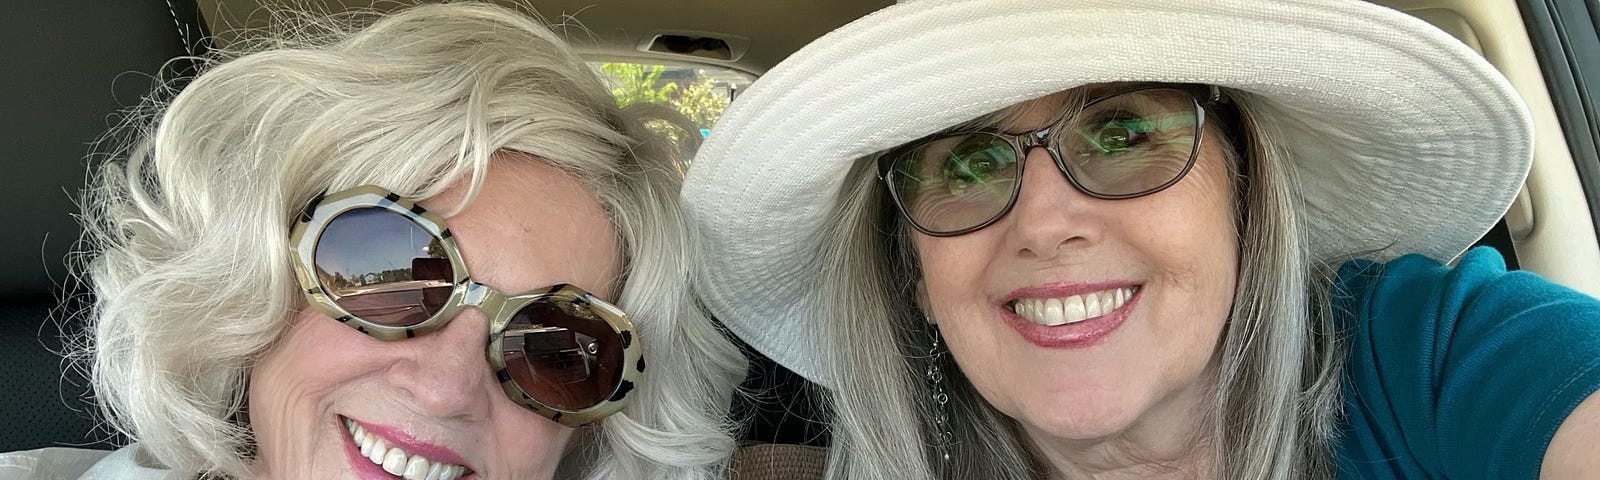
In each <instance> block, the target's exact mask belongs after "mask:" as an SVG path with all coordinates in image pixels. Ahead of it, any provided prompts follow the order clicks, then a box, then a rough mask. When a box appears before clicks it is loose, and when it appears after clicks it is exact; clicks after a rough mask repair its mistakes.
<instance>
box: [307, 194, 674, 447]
mask: <svg viewBox="0 0 1600 480" xmlns="http://www.w3.org/2000/svg"><path fill="white" fill-rule="evenodd" d="M362 208H381V209H384V210H388V211H390V212H393V213H396V214H398V215H401V216H404V217H405V218H407V219H409V220H411V221H412V222H413V223H415V224H416V225H417V226H419V227H422V229H423V230H425V231H427V232H428V233H429V234H431V235H433V236H434V237H435V238H437V239H439V242H440V244H441V245H442V246H443V248H444V250H445V252H446V253H447V255H446V256H448V257H449V259H450V267H451V272H452V273H453V275H454V278H453V279H452V280H453V282H452V285H453V287H452V288H451V291H450V298H449V300H447V301H446V302H445V303H444V305H443V306H442V307H441V308H440V309H439V311H438V312H435V313H434V314H433V316H430V317H428V318H427V319H426V320H423V321H421V322H418V323H417V324H415V325H410V326H393V325H382V324H378V323H374V322H371V321H368V320H366V319H363V318H360V317H357V316H355V315H353V314H351V313H350V312H349V311H347V310H345V309H344V307H341V306H339V304H338V302H336V301H334V299H333V297H332V296H331V295H329V294H328V293H327V292H326V291H325V290H324V289H323V286H322V282H321V280H320V279H318V278H317V275H316V273H315V272H316V248H317V242H318V241H319V240H320V239H321V237H322V233H323V230H324V229H325V228H326V227H327V226H328V224H329V223H330V222H332V221H333V219H334V218H337V217H338V216H339V215H340V214H343V213H345V212H348V211H351V210H356V209H362ZM289 255H290V256H291V257H292V259H293V265H294V271H295V277H296V278H297V279H298V280H299V282H300V285H301V287H302V290H301V292H302V293H303V294H304V295H305V298H306V301H307V302H308V303H310V305H311V306H312V307H314V308H316V309H317V310H318V311H320V312H322V313H323V314H325V315H327V316H329V317H332V318H333V319H335V320H338V321H339V322H340V323H343V324H345V325H348V326H350V327H352V328H355V329H356V331H359V332H361V333H365V334H367V335H370V336H372V337H373V338H377V339H379V340H385V341H396V340H404V339H407V338H412V337H416V336H418V335H424V334H427V333H430V332H434V331H437V330H440V329H442V328H444V326H445V325H447V324H449V323H450V321H451V320H452V319H454V318H455V316H456V314H458V313H460V312H461V310H462V309H464V308H467V307H474V308H477V309H479V310H481V311H483V313H484V314H485V315H486V316H487V317H488V318H489V339H488V342H487V346H486V350H487V351H486V353H485V356H486V357H488V361H489V365H490V366H491V367H493V369H494V375H495V378H496V379H497V380H499V381H500V386H501V388H502V389H503V390H505V393H506V396H508V397H510V398H511V401H513V402H516V403H517V404H519V405H522V406H524V407H527V408H528V409H529V410H532V411H534V412H535V413H538V414H539V415H542V416H544V417H546V418H549V419H551V420H554V421H556V422H558V423H560V424H562V425H566V426H569V427H580V426H583V425H586V424H589V423H592V422H595V421H597V420H600V419H602V418H605V417H607V416H609V415H611V414H613V413H616V412H617V411H619V410H621V409H622V408H623V407H625V406H627V403H628V400H629V396H628V394H629V393H630V392H632V391H633V389H634V386H635V385H638V384H639V382H640V381H642V380H643V379H644V368H645V362H644V345H643V342H642V341H641V339H640V338H638V336H637V335H636V334H634V328H633V322H632V321H631V320H629V318H628V314H627V313H625V312H623V311H622V309H620V308H618V307H616V306H615V305H612V304H610V303H607V302H605V301H604V300H601V299H599V298H597V297H595V296H594V295H593V294H590V293H589V292H586V291H584V290H583V289H580V288H578V287H576V286H573V285H570V284H565V283H562V284H557V285H553V286H550V287H547V288H544V289H540V290H537V291H531V292H525V293H521V294H517V295H505V294H503V293H501V292H500V291H498V290H495V289H494V288H493V287H490V286H488V285H484V284H481V283H478V282H475V281H473V280H472V277H471V275H470V274H469V273H468V272H467V265H466V263H465V261H464V260H463V259H462V256H461V250H459V249H458V248H457V247H456V243H455V239H454V238H453V236H452V234H451V233H450V229H449V228H447V227H446V226H445V223H444V219H443V218H442V217H440V216H438V215H437V214H435V213H433V212H430V211H428V210H427V209H426V208H423V207H422V206H421V205H417V203H416V201H415V200H412V199H407V198H403V197H401V196H399V195H397V194H395V193H394V192H391V191H389V190H387V189H384V188H383V187H378V186H373V185H363V186H359V187H355V188H351V189H348V190H343V191H339V192H336V193H332V194H325V195H321V196H318V197H317V198H316V199H314V200H312V201H311V203H310V204H308V205H307V206H306V208H305V210H303V211H302V212H301V213H300V216H299V218H298V219H296V220H295V222H294V226H293V228H292V232H291V233H290V236H289ZM541 301H553V302H554V303H555V304H556V305H558V306H560V307H561V308H562V310H564V311H566V312H567V313H568V314H570V315H572V316H574V317H578V318H586V319H590V320H600V321H604V322H605V323H606V325H608V326H610V327H611V329H612V330H613V331H615V332H616V333H617V336H618V337H619V338H621V340H622V363H621V364H620V365H617V368H618V369H619V370H620V374H621V375H620V378H619V379H618V381H617V384H616V385H615V386H613V388H612V390H611V393H610V394H608V395H606V397H605V398H604V399H602V400H600V401H599V402H598V403H595V404H594V405H591V406H588V407H585V408H582V409H577V410H569V409H563V408H558V407H555V406H552V405H549V404H546V403H544V402H542V401H540V400H539V399H537V398H534V397H533V396H532V395H530V394H529V393H528V392H527V391H526V390H524V389H523V388H522V387H521V386H520V385H517V383H516V381H515V380H513V379H512V377H511V372H510V371H509V370H507V368H506V364H505V357H504V354H503V353H502V352H501V350H500V347H501V345H502V341H503V340H504V338H505V333H506V328H507V327H508V326H509V325H510V324H511V319H512V317H513V316H515V315H516V313H517V312H518V311H520V310H521V309H522V308H523V307H526V306H528V305H529V304H532V303H534V302H541Z"/></svg>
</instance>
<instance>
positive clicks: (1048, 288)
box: [998, 280, 1140, 306]
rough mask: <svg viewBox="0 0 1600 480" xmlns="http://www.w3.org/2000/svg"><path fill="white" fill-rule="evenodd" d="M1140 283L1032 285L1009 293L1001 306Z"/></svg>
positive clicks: (1100, 281) (1002, 299)
mask: <svg viewBox="0 0 1600 480" xmlns="http://www.w3.org/2000/svg"><path fill="white" fill-rule="evenodd" d="M1139 285H1140V283H1139V282H1135V281H1131V280H1098V281H1090V282H1076V281H1068V282H1051V283H1041V284H1038V285H1030V286H1026V287H1022V288H1018V289H1016V290H1012V291H1011V293H1007V294H1005V295H1004V296H1002V297H1000V301H999V303H998V304H999V305H1001V306H1005V305H1007V304H1009V303H1011V302H1012V301H1013V300H1016V299H1019V298H1062V297H1070V296H1073V295H1082V294H1085V293H1092V292H1099V291H1104V290H1110V289H1113V288H1123V287H1137V286H1139Z"/></svg>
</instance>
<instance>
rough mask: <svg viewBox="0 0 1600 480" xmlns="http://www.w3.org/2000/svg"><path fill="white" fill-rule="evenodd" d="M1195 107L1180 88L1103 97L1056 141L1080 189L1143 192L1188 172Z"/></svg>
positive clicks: (1197, 112)
mask: <svg viewBox="0 0 1600 480" xmlns="http://www.w3.org/2000/svg"><path fill="white" fill-rule="evenodd" d="M1199 123H1200V109H1199V106H1198V105H1196V104H1195V102H1194V99H1193V97H1190V96H1189V94H1187V93H1184V92H1183V91H1180V90H1172V89H1152V90H1141V91H1137V92H1131V93H1126V94H1123V95H1118V96H1115V97H1111V98H1107V99H1105V100H1101V101H1098V102H1095V103H1092V104H1090V105H1089V106H1088V107H1086V108H1085V109H1084V110H1083V112H1081V113H1079V114H1078V115H1077V116H1075V117H1073V119H1072V121H1071V123H1070V124H1069V125H1068V128H1067V129H1066V131H1062V132H1060V133H1059V134H1058V135H1057V137H1056V141H1057V142H1059V144H1058V145H1057V147H1058V148H1059V150H1060V151H1061V157H1062V161H1063V162H1064V163H1065V164H1066V166H1067V170H1068V171H1070V172H1072V177H1073V178H1074V179H1075V180H1077V181H1078V184H1079V185H1081V186H1083V188H1084V189H1086V190H1088V191H1090V192H1093V193H1096V194H1099V195H1104V196H1128V195H1138V194H1143V193H1149V192H1150V191H1152V190H1156V189H1158V188H1161V187H1163V186H1166V185H1168V184H1170V183H1171V182H1172V181H1174V180H1176V179H1177V178H1178V177H1179V176H1181V175H1183V172H1185V171H1186V170H1187V169H1188V168H1189V163H1190V162H1191V161H1192V160H1193V158H1194V156H1195V150H1196V149H1197V148H1199V141H1198V140H1199V134H1198V131H1199Z"/></svg>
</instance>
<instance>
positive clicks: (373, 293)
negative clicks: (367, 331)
mask: <svg viewBox="0 0 1600 480" xmlns="http://www.w3.org/2000/svg"><path fill="white" fill-rule="evenodd" d="M314 258H315V262H314V263H315V264H316V268H317V272H316V273H317V278H318V280H320V281H321V283H322V288H323V289H324V290H325V291H327V293H328V295H329V296H330V297H332V298H333V300H334V303H337V304H338V305H339V306H340V307H341V308H344V310H345V311H347V312H350V314H351V315H354V316H356V317H359V318H361V319H363V320H366V321H369V322H372V323H377V324H380V325H388V326H409V325H416V324H419V323H422V322H423V321H424V320H427V319H428V318H429V317H432V316H433V315H434V314H435V313H437V312H438V311H439V309H440V308H441V307H442V306H443V305H444V304H445V302H447V301H449V299H450V292H451V290H452V282H453V281H454V279H455V274H454V271H453V269H452V268H451V265H450V257H449V255H448V253H447V252H446V251H445V248H444V246H443V245H442V244H441V242H440V240H439V238H438V237H435V236H434V235H433V234H431V233H429V232H428V231H427V230H425V229H423V228H422V226H421V225H418V224H417V223H416V222H414V221H412V220H411V219H410V218H409V217H406V216H405V215H402V214H400V213H397V212H394V211H391V210H387V209H383V208H377V207H367V208H359V209H354V210H350V211H346V212H343V213H340V214H339V215H338V216H336V217H334V218H333V219H332V220H330V221H329V222H328V225H327V226H326V227H324V228H323V230H322V236H321V237H319V238H318V239H317V249H316V254H315V256H314Z"/></svg>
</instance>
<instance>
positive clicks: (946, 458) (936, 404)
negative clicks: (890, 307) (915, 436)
mask: <svg viewBox="0 0 1600 480" xmlns="http://www.w3.org/2000/svg"><path fill="white" fill-rule="evenodd" d="M929 323H932V322H929ZM939 337H940V335H939V326H938V325H934V326H933V348H930V349H928V370H927V376H928V383H930V384H931V385H932V386H933V398H932V400H933V431H934V433H933V435H934V447H936V448H938V449H939V457H940V460H941V461H942V462H945V463H949V462H950V445H951V444H952V443H954V442H955V434H953V433H951V432H950V395H948V394H946V393H945V392H944V371H943V370H941V369H940V368H939V365H940V364H941V363H944V353H945V352H946V351H947V350H946V349H944V348H943V345H940V343H939Z"/></svg>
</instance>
